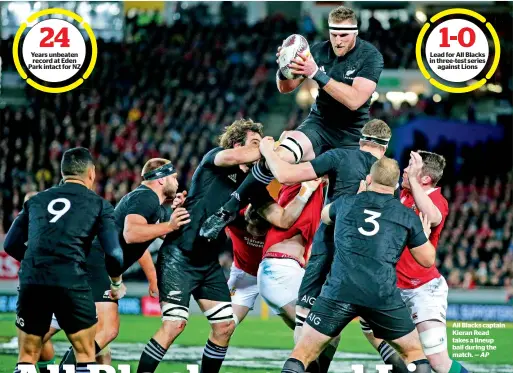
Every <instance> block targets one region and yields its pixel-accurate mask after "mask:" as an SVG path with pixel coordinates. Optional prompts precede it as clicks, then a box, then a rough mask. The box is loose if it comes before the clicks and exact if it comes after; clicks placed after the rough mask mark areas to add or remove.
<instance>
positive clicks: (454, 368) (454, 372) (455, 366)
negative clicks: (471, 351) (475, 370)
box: [449, 360, 469, 373]
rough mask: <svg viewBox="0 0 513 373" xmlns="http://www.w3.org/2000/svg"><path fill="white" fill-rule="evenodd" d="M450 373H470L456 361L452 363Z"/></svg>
mask: <svg viewBox="0 0 513 373" xmlns="http://www.w3.org/2000/svg"><path fill="white" fill-rule="evenodd" d="M449 373H469V372H468V370H467V369H465V367H464V366H463V365H461V364H460V363H458V362H457V361H456V360H453V361H452V365H451V369H449Z"/></svg>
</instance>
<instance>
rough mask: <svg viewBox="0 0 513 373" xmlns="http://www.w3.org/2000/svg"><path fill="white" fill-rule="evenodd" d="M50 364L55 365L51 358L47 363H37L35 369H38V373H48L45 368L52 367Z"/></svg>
mask: <svg viewBox="0 0 513 373" xmlns="http://www.w3.org/2000/svg"><path fill="white" fill-rule="evenodd" d="M52 364H55V358H53V359H52V360H48V361H39V362H38V363H37V367H38V368H39V373H49V372H50V371H49V370H48V368H47V366H48V365H52Z"/></svg>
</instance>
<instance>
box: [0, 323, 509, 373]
mask: <svg viewBox="0 0 513 373" xmlns="http://www.w3.org/2000/svg"><path fill="white" fill-rule="evenodd" d="M14 319H15V315H14V314H3V315H0V342H6V341H8V340H10V339H11V338H12V337H13V336H15V335H16V327H15V326H14ZM159 325H160V318H157V317H151V318H150V317H143V316H128V315H123V316H121V329H120V333H119V336H118V338H117V340H116V342H124V343H143V344H145V343H146V342H147V341H148V340H149V339H150V338H151V336H152V335H153V334H154V332H155V331H156V330H157V329H158V327H159ZM450 325H452V324H450ZM460 330H461V329H460ZM208 332H209V325H208V323H207V321H206V320H205V318H204V317H202V316H196V315H195V316H191V318H190V320H189V323H188V325H187V328H186V329H185V331H184V333H183V334H182V335H181V336H180V337H178V339H177V341H176V344H179V345H182V346H204V344H205V342H206V339H207V336H208ZM448 336H449V338H448V339H449V351H451V346H452V343H451V342H452V338H453V336H452V329H451V328H449V330H448ZM486 338H494V339H495V340H496V342H495V346H496V347H497V349H496V351H491V353H490V356H489V357H488V358H486V359H483V358H479V357H478V358H470V359H464V358H461V359H458V360H460V361H462V362H465V361H470V362H473V363H486V364H508V365H513V356H512V355H513V354H512V350H511V345H512V342H513V326H512V325H508V326H507V328H505V329H493V330H492V332H491V335H490V337H486ZM54 339H55V340H56V341H63V340H66V337H65V335H64V334H63V333H59V334H58V335H57V336H55V338H54ZM230 345H231V346H235V347H247V348H265V349H281V350H289V351H290V350H291V349H292V347H293V336H292V331H291V330H289V329H288V328H287V327H286V326H285V325H284V323H283V322H282V321H281V319H279V318H276V317H271V318H270V319H269V320H261V319H260V318H256V317H249V318H247V319H246V320H244V322H243V323H242V324H241V325H240V326H239V328H238V329H237V330H236V332H235V334H234V336H233V338H232V341H231V343H230ZM339 351H344V352H354V353H371V354H375V356H376V359H379V356H378V355H377V354H376V352H375V351H374V349H373V348H372V347H371V346H370V345H369V344H368V342H367V340H366V339H365V337H364V336H363V335H362V333H361V331H360V326H359V323H357V322H352V323H350V324H349V325H348V326H347V327H346V329H345V330H344V331H343V333H342V339H341V343H340V347H339ZM200 358H201V357H200V356H191V361H190V363H195V362H197V360H198V359H200ZM15 363H16V357H15V356H14V355H0V373H12V369H13V367H14V364H15ZM118 363H119V362H114V365H116V364H118ZM122 363H123V364H126V362H122ZM185 365H186V363H184V362H180V363H169V362H162V363H161V365H160V366H159V368H158V369H157V373H173V372H184V373H185V372H186V367H185ZM131 366H132V372H135V368H136V366H137V362H132V363H131ZM269 371H270V370H269V369H263V370H262V369H245V368H239V367H236V368H234V367H226V368H223V370H222V372H223V373H234V372H251V373H264V372H269Z"/></svg>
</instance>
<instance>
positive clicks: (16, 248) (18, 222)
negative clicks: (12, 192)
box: [4, 204, 28, 262]
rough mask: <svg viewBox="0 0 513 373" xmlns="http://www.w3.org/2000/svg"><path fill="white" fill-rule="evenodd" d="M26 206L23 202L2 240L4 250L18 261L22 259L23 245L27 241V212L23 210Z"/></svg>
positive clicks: (24, 247)
mask: <svg viewBox="0 0 513 373" xmlns="http://www.w3.org/2000/svg"><path fill="white" fill-rule="evenodd" d="M26 207H27V206H26V204H25V206H24V208H23V209H22V210H21V212H20V213H19V215H18V216H17V217H16V219H15V220H14V222H13V223H12V225H11V228H10V229H9V231H8V232H7V235H6V237H5V241H4V250H5V252H6V253H7V254H9V255H10V256H12V257H13V258H14V259H16V260H17V261H19V262H21V261H22V259H23V257H24V256H25V251H26V250H27V246H26V245H25V242H27V241H28V213H27V212H26V211H25V208H26Z"/></svg>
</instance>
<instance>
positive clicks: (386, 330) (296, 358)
mask: <svg viewBox="0 0 513 373" xmlns="http://www.w3.org/2000/svg"><path fill="white" fill-rule="evenodd" d="M398 180H399V166H398V165H397V162H396V161H395V160H393V159H390V158H387V157H383V158H381V159H380V160H378V161H376V163H374V164H373V165H372V168H371V172H370V175H368V176H367V177H366V183H367V191H365V192H362V193H359V194H356V195H343V196H341V197H339V198H338V199H337V200H336V201H335V202H333V203H331V204H329V205H328V206H326V207H325V208H324V209H323V212H322V215H323V216H322V220H323V222H324V223H326V224H332V222H333V221H335V255H334V261H333V264H332V265H331V270H330V272H329V275H328V278H327V280H326V282H325V284H324V285H323V287H322V290H321V294H320V296H319V297H318V298H317V300H316V302H315V304H314V305H313V307H312V310H311V311H310V313H309V315H308V317H307V320H306V325H305V326H304V329H303V333H302V334H301V337H300V339H299V341H298V343H297V344H296V347H295V348H294V351H293V352H292V354H291V356H290V358H289V359H288V360H287V362H286V363H285V365H284V367H283V370H282V372H284V373H285V372H286V373H296V372H297V373H302V372H305V367H306V366H308V364H309V363H310V362H312V361H313V360H315V359H316V358H317V356H318V355H319V354H320V353H321V351H323V350H324V348H325V347H326V346H327V345H328V343H329V342H330V340H331V339H332V338H334V337H337V336H338V335H339V334H340V332H341V331H342V330H343V329H344V327H345V326H346V325H347V324H348V323H349V322H350V321H351V320H352V319H354V318H355V317H356V316H363V317H365V319H366V320H367V321H368V322H369V324H371V326H372V327H373V329H374V331H375V333H376V335H378V334H379V336H380V338H383V339H385V340H387V341H388V342H389V343H391V344H392V345H393V346H394V347H395V348H397V349H398V351H399V352H400V353H401V355H402V356H403V358H404V359H405V360H406V361H407V362H410V363H411V362H413V363H414V364H415V365H416V370H415V371H416V372H418V373H430V372H431V367H430V366H429V364H428V362H427V360H426V359H425V356H424V354H423V352H422V347H421V345H420V341H419V335H418V333H417V331H416V330H415V326H414V325H413V323H412V321H411V319H410V317H409V312H408V309H407V307H406V305H405V304H404V302H403V301H402V299H401V295H400V293H399V289H398V288H397V287H396V274H395V268H394V267H395V264H396V263H397V261H398V259H399V256H400V255H401V252H402V251H403V250H404V243H405V242H407V243H408V245H409V247H410V249H409V250H410V252H411V253H412V255H413V258H415V260H416V261H417V262H418V263H419V264H420V265H421V266H423V267H426V268H428V267H430V266H432V265H433V264H434V262H435V249H434V247H433V245H431V243H430V242H429V241H428V239H427V237H428V236H429V230H430V226H429V221H428V220H427V218H425V217H424V218H423V221H421V220H420V219H419V217H418V216H416V215H415V213H414V212H413V211H411V210H409V209H408V208H406V207H405V206H403V205H402V204H401V203H400V202H399V201H398V200H397V199H396V198H394V190H395V186H396V185H397V182H398ZM421 217H422V216H421Z"/></svg>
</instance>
